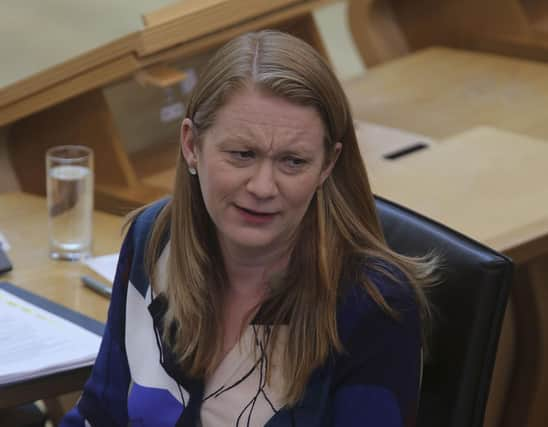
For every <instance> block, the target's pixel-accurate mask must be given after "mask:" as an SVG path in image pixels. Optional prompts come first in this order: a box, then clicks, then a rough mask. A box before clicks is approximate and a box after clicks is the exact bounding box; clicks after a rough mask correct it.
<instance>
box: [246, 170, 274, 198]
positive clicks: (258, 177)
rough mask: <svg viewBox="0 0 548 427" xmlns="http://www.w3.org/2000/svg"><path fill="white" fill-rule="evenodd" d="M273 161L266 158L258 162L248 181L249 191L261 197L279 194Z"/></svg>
mask: <svg viewBox="0 0 548 427" xmlns="http://www.w3.org/2000/svg"><path fill="white" fill-rule="evenodd" d="M274 172H275V171H274V167H273V165H272V162H271V161H269V160H264V161H262V162H258V163H257V164H256V167H254V168H253V170H252V175H251V176H250V177H249V180H248V181H247V186H246V188H247V191H249V192H250V193H252V194H253V195H254V196H255V197H257V198H259V199H269V198H272V197H275V196H276V195H277V194H278V186H277V184H276V180H275V176H274Z"/></svg>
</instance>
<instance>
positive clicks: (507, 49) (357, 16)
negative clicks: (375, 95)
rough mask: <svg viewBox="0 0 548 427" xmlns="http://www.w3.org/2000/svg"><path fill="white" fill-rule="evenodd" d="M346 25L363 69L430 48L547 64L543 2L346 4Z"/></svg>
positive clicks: (355, 0)
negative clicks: (492, 53) (435, 47)
mask: <svg viewBox="0 0 548 427" xmlns="http://www.w3.org/2000/svg"><path fill="white" fill-rule="evenodd" d="M348 19H349V24H350V29H351V32H352V36H353V38H354V41H355V43H356V45H357V48H358V50H359V52H360V54H361V56H362V58H363V60H364V62H365V63H366V64H367V65H368V66H374V65H376V64H380V63H382V62H384V61H387V60H390V59H393V58H396V57H400V56H403V55H406V54H408V53H409V52H413V51H416V50H417V49H423V48H425V47H428V46H433V45H444V46H452V47H458V48H464V49H473V50H481V51H487V52H495V53H501V54H505V55H508V56H514V57H521V58H528V59H534V60H539V61H544V62H546V61H547V60H548V3H547V2H546V1H545V0H480V1H478V0H444V1H441V2H440V1H439V0H419V1H417V0H349V5H348Z"/></svg>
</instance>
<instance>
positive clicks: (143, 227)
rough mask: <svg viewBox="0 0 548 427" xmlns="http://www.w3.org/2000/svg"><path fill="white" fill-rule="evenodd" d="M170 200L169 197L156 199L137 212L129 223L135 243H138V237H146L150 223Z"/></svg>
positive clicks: (150, 227) (151, 223) (152, 222)
mask: <svg viewBox="0 0 548 427" xmlns="http://www.w3.org/2000/svg"><path fill="white" fill-rule="evenodd" d="M170 200H171V198H170V197H165V198H163V199H160V200H157V201H156V202H154V203H152V204H150V205H149V206H147V207H146V208H145V209H143V210H142V211H141V212H139V214H138V215H137V216H136V217H135V219H134V220H133V222H132V224H131V233H132V237H133V239H134V241H135V242H136V243H138V241H139V240H140V239H144V240H146V239H147V237H148V234H149V233H150V230H151V229H152V225H153V224H154V222H155V221H156V218H157V217H158V214H159V213H160V212H161V211H162V209H163V208H164V207H165V206H166V205H167V203H168V202H169V201H170Z"/></svg>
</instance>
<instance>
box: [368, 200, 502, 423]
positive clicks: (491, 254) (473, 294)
mask: <svg viewBox="0 0 548 427" xmlns="http://www.w3.org/2000/svg"><path fill="white" fill-rule="evenodd" d="M376 205H377V211H378V215H379V218H380V221H381V224H382V227H383V230H384V234H385V237H386V240H387V242H388V245H389V246H390V247H391V248H392V249H393V250H394V251H396V252H398V253H401V254H405V255H410V256H419V255H425V254H426V253H428V252H429V251H431V250H434V251H436V252H437V253H438V254H440V255H441V257H442V260H443V269H442V270H441V284H440V285H439V286H437V287H434V288H432V289H431V290H430V291H429V296H430V300H431V301H432V303H433V305H434V307H435V310H436V314H435V321H434V330H433V334H432V340H431V354H430V359H429V360H426V362H425V365H424V373H423V380H422V389H421V396H420V403H419V414H418V423H417V426H418V427H481V426H482V425H483V418H484V413H485V406H486V403H487V396H488V394H489V384H490V382H491V374H492V372H493V365H494V362H495V355H496V351H497V344H498V338H499V334H500V329H501V324H502V319H503V316H504V310H505V307H506V303H507V300H508V295H509V291H510V284H511V280H512V272H513V264H512V261H511V260H510V259H508V258H507V257H505V256H503V255H501V254H499V253H497V252H495V251H493V250H492V249H489V248H487V247H485V246H483V245H481V244H479V243H477V242H475V241H473V240H471V239H469V238H467V237H465V236H463V235H462V234H460V233H457V232H455V231H453V230H451V229H449V228H447V227H445V226H443V225H441V224H439V223H436V222H434V221H432V220H429V219H428V218H425V217H423V216H422V215H419V214H417V213H415V212H412V211H410V210H409V209H406V208H404V207H402V206H399V205H397V204H394V203H392V202H389V201H387V200H385V199H382V198H380V197H376Z"/></svg>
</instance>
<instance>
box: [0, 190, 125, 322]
mask: <svg viewBox="0 0 548 427" xmlns="http://www.w3.org/2000/svg"><path fill="white" fill-rule="evenodd" d="M122 223H123V218H122V217H119V216H114V215H110V214H106V213H103V212H94V216H93V255H95V256H98V255H106V254H110V253H114V252H117V251H118V250H119V247H120V244H121V241H122V234H121V226H122ZM0 224H2V232H3V233H4V234H5V235H6V237H7V239H8V240H9V242H10V245H11V247H12V249H11V250H10V252H9V257H10V259H11V261H12V263H13V270H12V271H11V272H9V273H7V274H5V275H3V276H2V280H6V281H8V282H11V283H13V284H15V285H17V286H20V287H21V288H23V289H26V290H29V291H31V292H34V293H36V294H38V295H41V296H43V297H45V298H48V299H51V300H52V301H54V302H57V303H59V304H62V305H64V306H66V307H69V308H72V309H74V310H76V311H79V312H81V313H83V314H85V315H86V316H90V317H92V318H94V319H97V320H99V321H101V322H104V321H106V316H107V307H108V300H107V299H105V298H104V297H101V296H99V295H97V294H96V293H94V292H92V291H90V290H89V289H87V288H85V287H84V286H82V284H81V283H80V276H81V275H82V274H90V275H94V273H93V272H92V271H91V270H90V269H89V268H88V267H86V266H85V265H84V264H81V263H79V262H71V261H55V260H52V259H50V258H49V256H48V226H47V207H46V199H45V198H44V197H39V196H34V195H30V194H25V193H3V194H0ZM95 277H96V278H98V279H99V278H100V277H99V276H95Z"/></svg>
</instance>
